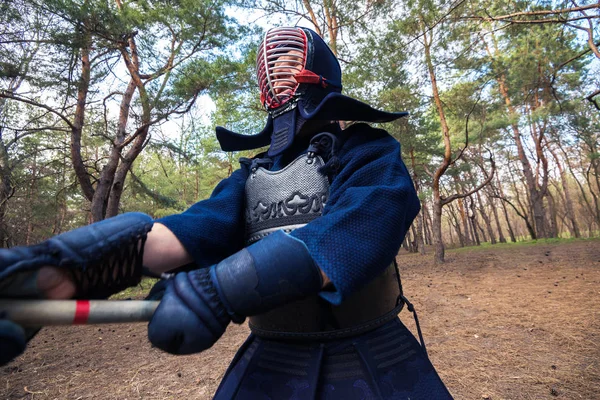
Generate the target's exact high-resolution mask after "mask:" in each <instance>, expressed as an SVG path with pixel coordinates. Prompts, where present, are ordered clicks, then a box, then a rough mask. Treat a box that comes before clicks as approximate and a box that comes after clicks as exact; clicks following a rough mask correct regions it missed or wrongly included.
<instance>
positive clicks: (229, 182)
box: [156, 165, 248, 268]
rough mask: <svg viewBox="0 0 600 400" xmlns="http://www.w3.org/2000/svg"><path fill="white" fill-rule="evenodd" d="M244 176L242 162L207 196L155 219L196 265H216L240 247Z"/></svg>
mask: <svg viewBox="0 0 600 400" xmlns="http://www.w3.org/2000/svg"><path fill="white" fill-rule="evenodd" d="M247 178H248V169H247V167H246V166H244V165H242V168H241V169H238V170H236V171H234V172H233V174H231V176H230V177H229V178H226V179H223V180H222V181H221V182H220V183H219V184H218V185H217V187H216V188H215V190H214V191H213V192H212V194H211V196H210V197H209V198H208V199H206V200H202V201H199V202H198V203H196V204H194V205H193V206H191V207H190V208H188V209H187V210H186V211H184V212H183V213H181V214H175V215H170V216H168V217H164V218H160V219H158V220H157V221H156V222H159V223H161V224H163V225H165V226H166V227H167V228H169V229H170V230H171V231H172V232H173V233H174V234H175V236H177V239H179V241H180V242H181V244H182V245H183V247H185V249H186V250H187V251H188V253H189V254H190V255H191V256H192V258H193V259H194V261H195V263H196V265H197V267H198V268H204V267H208V266H210V265H213V264H216V263H218V262H219V261H221V260H222V259H224V258H225V257H228V256H230V255H231V254H233V253H235V252H236V251H238V250H240V249H242V248H243V246H244V188H245V184H246V179H247Z"/></svg>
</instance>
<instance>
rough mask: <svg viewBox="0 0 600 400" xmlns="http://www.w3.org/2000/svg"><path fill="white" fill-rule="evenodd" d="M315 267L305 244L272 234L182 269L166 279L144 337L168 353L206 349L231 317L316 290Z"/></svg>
mask: <svg viewBox="0 0 600 400" xmlns="http://www.w3.org/2000/svg"><path fill="white" fill-rule="evenodd" d="M321 287H322V278H321V272H320V270H319V268H318V267H317V266H316V264H315V263H314V261H313V259H312V257H311V256H310V254H309V252H308V249H307V248H306V245H305V244H304V243H303V242H302V241H300V240H298V239H296V238H294V237H292V236H289V235H287V234H286V233H284V232H283V231H278V232H275V233H273V234H271V235H269V236H267V237H266V238H264V239H262V240H261V241H259V242H257V243H255V244H253V245H251V246H249V247H247V248H245V249H243V250H241V251H239V252H237V253H235V254H234V255H232V256H230V257H228V258H226V259H225V260H223V261H221V262H220V263H219V264H216V265H213V266H212V267H210V268H204V269H198V270H194V271H190V272H180V273H179V274H177V275H176V276H175V277H174V278H172V279H170V280H169V281H168V282H167V289H166V291H165V294H164V296H163V299H162V301H161V303H160V304H159V306H158V308H157V309H156V311H155V313H154V316H153V317H152V320H151V321H150V323H149V325H148V338H149V339H150V342H152V344H153V345H155V346H156V347H158V348H160V349H162V350H164V351H167V352H169V353H172V354H191V353H197V352H200V351H203V350H206V349H208V348H210V347H211V346H212V345H213V344H214V343H215V342H216V341H217V340H218V339H219V338H220V337H221V335H223V333H224V332H225V329H226V328H227V325H229V323H230V322H231V321H233V322H236V323H242V322H243V321H244V319H245V317H246V316H249V315H256V314H260V313H263V312H266V311H269V310H272V309H274V308H276V307H278V306H280V305H283V304H286V303H289V302H292V301H295V300H299V299H301V298H304V297H306V296H308V295H311V294H314V293H317V292H318V291H319V290H320V289H321Z"/></svg>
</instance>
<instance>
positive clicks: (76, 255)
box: [0, 213, 152, 365]
mask: <svg viewBox="0 0 600 400" xmlns="http://www.w3.org/2000/svg"><path fill="white" fill-rule="evenodd" d="M151 228H152V218H150V217H149V216H147V215H145V214H142V213H129V214H122V215H119V216H117V217H114V218H110V219H107V220H104V221H101V222H98V223H95V224H92V225H88V226H84V227H82V228H78V229H75V230H73V231H70V232H66V233H63V234H60V235H58V236H55V237H53V238H51V239H48V240H46V241H44V242H42V243H40V244H37V245H33V246H24V247H15V248H11V249H0V298H40V297H44V293H42V292H41V291H40V290H39V288H38V273H39V271H40V269H41V268H42V267H44V266H50V267H58V268H60V269H61V271H66V273H67V275H68V276H70V278H71V279H72V280H73V283H74V286H75V288H76V293H75V296H76V297H85V298H106V297H108V296H110V295H111V294H114V293H117V292H119V291H121V290H123V289H125V288H126V287H129V286H133V285H136V284H137V283H139V281H140V279H141V276H142V257H143V246H144V243H145V240H146V235H147V233H148V232H149V231H150V229H151ZM65 279H68V278H66V277H65ZM3 317H4V316H3V315H0V365H3V364H5V363H7V362H9V361H11V360H12V359H14V358H15V357H17V356H18V355H19V354H21V353H22V352H23V351H24V350H25V347H26V345H27V341H28V340H29V339H31V338H32V337H33V335H34V334H35V333H36V332H37V331H38V330H39V328H33V329H29V328H28V329H23V328H22V327H21V326H19V325H17V324H15V323H13V322H11V321H8V320H6V319H3Z"/></svg>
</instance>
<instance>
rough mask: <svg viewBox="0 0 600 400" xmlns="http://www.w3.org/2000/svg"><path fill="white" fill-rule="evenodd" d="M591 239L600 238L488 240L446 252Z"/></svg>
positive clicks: (596, 239)
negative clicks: (477, 244)
mask: <svg viewBox="0 0 600 400" xmlns="http://www.w3.org/2000/svg"><path fill="white" fill-rule="evenodd" d="M591 241H600V238H598V237H593V238H548V239H535V240H531V239H530V240H522V241H518V242H516V243H513V242H507V243H496V244H491V243H490V242H485V243H481V245H480V246H468V247H457V248H453V249H448V250H447V251H448V252H455V253H460V252H463V251H478V250H482V251H483V250H490V249H509V248H515V247H519V248H520V247H527V246H536V245H549V244H567V243H573V242H591Z"/></svg>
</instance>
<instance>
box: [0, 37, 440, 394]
mask: <svg viewBox="0 0 600 400" xmlns="http://www.w3.org/2000/svg"><path fill="white" fill-rule="evenodd" d="M257 78H258V85H259V88H260V93H261V101H262V103H263V104H264V106H265V108H266V110H267V111H268V119H267V123H266V127H265V128H264V130H263V131H262V132H260V133H258V134H255V135H242V134H238V133H235V132H231V131H228V130H226V129H224V128H220V127H218V128H217V138H218V139H219V142H220V144H221V147H222V149H223V150H225V151H240V150H249V149H257V148H261V147H265V146H269V147H268V151H266V152H264V153H261V154H258V155H257V156H256V157H254V158H251V159H248V158H242V159H240V168H239V169H238V170H236V171H235V172H233V173H232V174H231V176H230V177H228V178H226V179H224V180H223V181H221V182H220V183H219V184H218V185H217V187H216V188H215V190H214V192H213V193H212V195H211V197H210V198H209V199H206V200H202V201H200V202H198V203H196V204H194V205H193V206H191V207H190V208H189V209H188V210H187V211H185V212H183V213H181V214H178V215H172V216H169V217H165V218H162V219H159V220H157V221H153V220H152V219H151V218H150V217H148V216H146V215H144V214H141V213H127V214H123V215H120V216H117V217H114V218H111V219H107V220H104V221H101V222H98V223H95V224H92V225H89V226H86V227H82V228H79V229H76V230H74V231H71V232H67V233H64V234H61V235H58V236H56V237H54V238H51V239H49V240H47V241H45V242H43V243H41V244H39V245H35V246H30V247H20V248H14V249H8V250H6V249H5V250H1V251H0V294H1V295H2V296H4V297H15V296H37V297H46V298H71V297H75V298H106V297H107V296H109V295H111V294H113V293H116V292H118V291H120V290H122V289H124V288H125V287H128V286H132V285H136V284H137V283H138V282H139V281H140V279H141V276H142V275H143V274H144V273H147V274H148V273H151V274H159V273H161V272H165V271H170V270H173V269H175V268H177V267H181V268H179V270H180V271H181V272H178V273H177V274H175V275H174V276H172V277H171V278H169V279H167V280H165V281H161V282H160V283H159V285H158V286H157V287H155V288H154V289H153V291H152V292H153V293H152V295H153V296H156V295H158V294H159V293H160V292H161V290H160V288H162V291H163V293H160V294H161V295H162V301H161V302H160V305H159V306H158V308H157V310H156V312H155V313H154V316H153V318H152V320H151V321H150V323H149V325H148V338H149V340H150V341H151V342H152V344H153V345H154V346H156V347H159V348H160V349H162V350H164V351H167V352H169V353H172V354H191V353H198V352H201V351H203V350H205V349H208V348H210V347H211V346H212V345H213V344H214V343H215V342H216V341H217V340H219V338H220V337H221V336H222V335H223V333H224V332H225V329H226V328H227V326H228V325H229V324H230V323H231V322H234V323H238V324H239V323H242V322H244V321H245V320H246V319H248V320H249V326H250V330H251V331H252V333H251V334H250V337H249V338H248V339H247V341H246V342H245V343H244V345H243V346H242V347H241V349H240V350H239V351H238V353H237V354H236V356H235V358H234V359H233V361H232V362H231V365H230V367H229V369H228V370H227V372H226V373H225V376H224V378H223V381H222V382H221V385H220V387H219V388H218V390H217V392H216V394H215V398H216V399H263V398H264V399H266V398H269V399H413V400H414V399H428V400H431V399H449V398H451V396H450V394H449V392H448V390H447V389H446V387H445V386H444V384H443V383H442V381H441V380H440V378H439V377H438V374H437V373H436V371H435V369H434V368H433V366H432V364H431V362H430V361H429V359H428V357H427V354H426V352H425V348H424V346H421V345H420V344H419V342H418V341H417V340H416V339H415V338H414V337H413V336H412V334H411V333H410V332H409V331H408V329H406V327H405V326H404V325H403V324H402V322H401V321H400V320H399V319H398V313H399V311H400V309H401V308H402V307H403V305H405V304H408V308H409V309H412V305H410V303H408V302H407V300H406V298H405V297H404V296H403V294H402V290H401V285H400V278H399V274H398V271H397V267H396V266H395V256H396V254H397V252H398V250H399V248H400V245H401V243H402V241H403V239H404V236H405V234H406V231H407V229H408V228H409V226H410V224H411V223H412V221H413V219H414V218H415V216H416V215H417V213H418V211H419V207H420V203H419V200H418V198H417V195H416V192H415V189H414V187H413V184H412V181H411V178H410V176H409V173H408V171H407V169H406V167H405V165H404V163H403V162H402V159H401V157H400V146H399V144H398V142H397V141H396V140H395V139H393V138H392V137H391V136H390V135H389V134H388V133H387V132H386V131H384V130H382V129H376V128H373V127H370V126H369V125H367V124H365V123H355V124H352V125H350V127H348V128H347V129H345V130H342V129H341V128H340V125H339V123H338V122H337V121H340V120H345V121H367V122H389V121H393V120H396V119H398V118H400V117H403V116H405V115H406V113H391V112H384V111H380V110H376V109H374V108H372V107H370V106H369V105H367V104H364V103H362V102H360V101H358V100H355V99H352V98H350V97H347V96H345V95H343V94H341V90H342V82H341V70H340V66H339V63H338V60H337V59H336V57H335V56H334V54H333V53H332V52H331V50H330V49H329V47H328V46H327V45H326V44H325V42H324V41H323V40H322V39H321V38H320V37H319V36H318V35H317V34H316V33H315V32H313V31H312V30H310V29H307V28H300V27H291V28H274V29H271V30H269V31H268V32H267V33H266V35H265V36H264V39H263V41H262V43H261V45H260V48H259V50H258V56H257ZM419 334H420V332H419ZM25 343H26V333H24V332H23V331H22V329H20V328H19V327H17V326H15V325H14V324H12V323H11V322H8V321H6V320H4V321H2V320H0V346H2V348H1V350H2V352H3V353H2V354H3V356H2V361H4V362H7V361H8V360H10V358H12V357H14V356H16V355H17V354H19V353H20V352H21V351H23V349H24V347H25ZM421 343H422V338H421Z"/></svg>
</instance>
